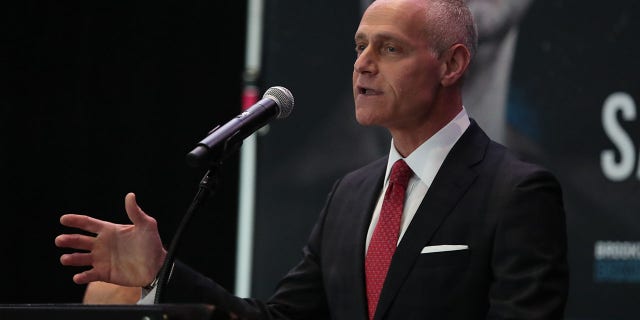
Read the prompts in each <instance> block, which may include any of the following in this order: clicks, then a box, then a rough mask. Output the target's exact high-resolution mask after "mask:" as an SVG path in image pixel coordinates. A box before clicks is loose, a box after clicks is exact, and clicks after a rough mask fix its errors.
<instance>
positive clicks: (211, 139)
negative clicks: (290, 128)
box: [186, 86, 294, 167]
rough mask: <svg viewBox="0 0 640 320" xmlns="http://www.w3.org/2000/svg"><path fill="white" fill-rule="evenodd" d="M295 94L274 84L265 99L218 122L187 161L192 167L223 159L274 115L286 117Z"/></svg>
mask: <svg viewBox="0 0 640 320" xmlns="http://www.w3.org/2000/svg"><path fill="white" fill-rule="evenodd" d="M293 104H294V103H293V95H292V94H291V92H290V91H289V90H288V89H287V88H285V87H280V86H276V87H271V88H269V89H268V90H267V91H266V92H265V93H264V95H263V96H262V100H260V101H258V102H256V103H255V104H254V105H252V106H251V107H249V108H247V109H246V110H245V111H243V112H242V113H241V114H239V115H238V116H236V117H235V118H233V119H231V120H230V121H229V122H227V123H225V124H224V125H223V126H219V125H218V126H216V127H215V128H213V130H211V131H210V132H209V134H208V136H207V137H206V138H204V139H202V141H200V142H199V143H198V144H197V146H196V147H195V148H194V149H193V150H192V151H191V152H189V153H188V154H187V157H186V158H187V163H188V164H189V165H191V166H192V167H202V166H207V165H210V164H213V163H215V162H216V161H218V160H221V159H223V158H224V157H226V156H227V155H229V154H230V153H232V152H234V151H236V150H237V149H238V148H239V147H240V146H241V145H242V141H243V140H244V139H245V138H246V137H248V136H249V135H251V134H252V133H254V132H255V131H257V130H258V129H260V128H262V127H263V126H264V125H266V124H267V123H269V121H271V120H272V119H273V118H276V119H283V118H286V117H288V116H289V114H290V113H291V110H292V109H293Z"/></svg>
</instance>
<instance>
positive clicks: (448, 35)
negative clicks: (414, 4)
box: [426, 0, 478, 59]
mask: <svg viewBox="0 0 640 320" xmlns="http://www.w3.org/2000/svg"><path fill="white" fill-rule="evenodd" d="M427 2H428V4H429V5H428V9H427V28H428V30H426V31H427V37H428V40H429V42H431V45H432V47H433V49H434V51H435V52H436V54H437V55H438V56H440V55H441V54H442V53H444V52H445V51H446V50H447V49H449V48H450V47H451V46H452V45H454V44H456V43H461V44H463V45H464V46H465V47H467V49H468V50H469V52H470V53H471V57H472V59H473V57H474V56H475V54H476V51H477V48H478V29H477V27H476V24H475V22H474V20H473V15H472V14H471V10H470V9H469V6H468V5H467V0H427Z"/></svg>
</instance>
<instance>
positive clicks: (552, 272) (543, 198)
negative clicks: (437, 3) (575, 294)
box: [166, 121, 568, 320]
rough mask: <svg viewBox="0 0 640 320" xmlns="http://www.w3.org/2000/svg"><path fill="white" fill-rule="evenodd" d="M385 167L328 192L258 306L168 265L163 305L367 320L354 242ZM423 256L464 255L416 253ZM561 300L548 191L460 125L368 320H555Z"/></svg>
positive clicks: (554, 214)
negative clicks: (296, 252) (299, 249)
mask: <svg viewBox="0 0 640 320" xmlns="http://www.w3.org/2000/svg"><path fill="white" fill-rule="evenodd" d="M386 163H387V159H386V158H383V159H380V160H378V161H375V162H373V163H371V164H369V165H367V166H365V167H363V168H361V169H358V170H356V171H354V172H351V173H349V174H347V175H346V176H344V177H343V178H342V179H340V180H339V181H337V182H336V183H335V185H334V186H333V189H332V190H331V192H330V194H329V196H328V199H327V201H326V205H325V207H324V209H323V211H322V213H321V215H320V218H319V220H318V222H317V223H316V225H315V227H314V229H313V231H312V233H311V236H310V238H309V241H308V244H307V245H306V246H305V247H304V249H303V259H302V261H300V263H299V264H298V265H297V266H296V267H294V268H293V269H292V270H291V271H290V273H289V274H288V275H287V276H286V277H285V278H283V279H282V281H281V282H280V284H279V286H278V288H277V290H276V293H275V294H274V295H273V297H272V298H271V299H269V300H268V301H267V302H260V301H256V300H252V299H238V298H236V297H233V296H232V295H230V294H229V293H227V292H226V291H225V290H224V289H223V288H221V287H220V286H218V285H217V284H215V283H214V282H213V281H211V280H210V279H206V278H204V277H203V276H201V275H199V274H197V273H196V272H194V271H192V270H190V269H189V268H188V267H186V266H184V265H182V264H179V263H178V265H177V266H176V268H175V270H174V274H173V276H172V279H171V281H170V282H169V284H168V287H167V290H166V291H167V299H166V301H168V302H171V301H172V302H207V303H212V304H215V305H217V306H218V307H219V308H221V309H223V310H231V311H233V312H234V313H235V314H237V315H239V316H240V317H242V318H249V319H254V318H255V319H340V320H364V319H367V303H366V295H365V281H364V256H365V254H364V252H365V251H364V250H365V238H366V233H367V229H368V227H369V223H370V218H371V215H372V212H373V209H374V206H375V203H376V200H377V199H378V196H379V194H380V190H381V189H382V185H383V177H384V173H385V168H386ZM431 245H467V246H468V250H459V251H448V252H436V253H424V254H421V251H422V249H423V248H424V247H425V246H431ZM567 292H568V268H567V261H566V226H565V214H564V209H563V203H562V195H561V190H560V186H559V184H558V182H557V181H556V179H555V178H554V177H553V176H552V174H550V173H549V172H548V171H546V170H544V169H543V168H541V167H539V166H536V165H533V164H530V163H526V162H523V161H520V160H518V159H517V158H516V157H515V156H514V155H513V154H511V153H510V152H509V151H507V150H506V149H505V148H504V147H503V146H501V145H499V144H496V143H494V142H492V141H490V140H489V138H488V137H487V136H486V135H485V134H484V132H482V130H481V129H480V128H479V127H478V126H477V124H476V123H475V122H473V121H472V124H471V126H470V127H469V128H468V129H467V131H466V132H465V133H464V134H463V136H462V137H461V138H460V140H459V141H458V142H457V143H456V145H455V146H454V147H453V149H452V150H451V152H450V153H449V155H448V156H447V158H446V159H445V161H444V163H443V165H442V167H441V168H440V171H439V172H438V174H437V175H436V177H435V180H434V181H433V184H432V185H431V187H430V189H429V191H428V192H427V195H426V196H425V198H424V200H423V201H422V204H421V205H420V207H419V209H418V211H417V212H416V215H415V216H414V218H413V220H412V222H411V224H410V225H409V227H408V229H407V231H406V233H405V234H404V236H403V238H402V240H401V242H400V244H399V245H398V248H397V250H396V252H395V255H394V256H393V260H392V262H391V266H390V268H389V273H388V275H387V279H386V281H385V284H384V288H383V290H382V293H381V296H380V300H379V304H378V308H377V311H376V315H375V319H402V320H405V319H435V320H443V319H461V320H471V319H562V317H563V311H564V305H565V302H566V298H567Z"/></svg>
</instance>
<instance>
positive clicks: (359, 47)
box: [356, 44, 366, 52]
mask: <svg viewBox="0 0 640 320" xmlns="http://www.w3.org/2000/svg"><path fill="white" fill-rule="evenodd" d="M365 48H366V46H365V45H363V44H357V45H356V51H357V52H362V51H364V49H365Z"/></svg>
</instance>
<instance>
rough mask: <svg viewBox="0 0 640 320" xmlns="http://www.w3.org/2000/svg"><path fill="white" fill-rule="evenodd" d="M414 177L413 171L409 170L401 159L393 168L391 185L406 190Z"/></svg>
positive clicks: (390, 179)
mask: <svg viewBox="0 0 640 320" xmlns="http://www.w3.org/2000/svg"><path fill="white" fill-rule="evenodd" d="M412 175H413V171H411V168H409V166H408V165H407V163H406V162H404V160H402V159H400V160H398V161H396V162H395V163H394V164H393V167H391V175H390V176H389V183H393V184H399V185H402V186H404V187H405V188H406V186H407V184H409V179H411V176H412Z"/></svg>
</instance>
